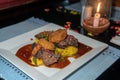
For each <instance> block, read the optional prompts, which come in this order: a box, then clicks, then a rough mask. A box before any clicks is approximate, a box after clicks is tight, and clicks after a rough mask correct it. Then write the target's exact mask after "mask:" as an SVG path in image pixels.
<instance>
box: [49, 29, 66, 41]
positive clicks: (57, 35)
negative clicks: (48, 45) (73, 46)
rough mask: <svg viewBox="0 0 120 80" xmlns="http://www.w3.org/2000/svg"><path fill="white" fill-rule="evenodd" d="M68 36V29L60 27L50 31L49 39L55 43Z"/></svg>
mask: <svg viewBox="0 0 120 80" xmlns="http://www.w3.org/2000/svg"><path fill="white" fill-rule="evenodd" d="M66 36H67V31H66V29H58V30H56V31H53V32H52V33H50V35H49V41H50V42H53V43H59V42H60V41H62V40H64V39H65V37H66Z"/></svg>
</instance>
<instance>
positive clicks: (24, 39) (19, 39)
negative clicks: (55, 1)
mask: <svg viewBox="0 0 120 80" xmlns="http://www.w3.org/2000/svg"><path fill="white" fill-rule="evenodd" d="M60 28H63V27H61V26H59V25H56V24H52V23H50V24H48V25H45V26H43V27H40V28H38V29H35V30H32V31H30V32H27V33H25V34H22V35H19V36H16V37H14V38H11V39H9V40H6V41H3V42H1V43H0V48H1V50H0V55H2V56H3V57H5V58H6V59H8V60H9V61H11V62H12V63H13V64H14V65H16V66H17V67H18V68H20V69H21V70H22V71H24V72H25V73H26V74H28V75H29V76H30V77H32V78H33V79H34V80H40V79H41V80H62V79H64V78H65V77H66V76H68V75H69V74H71V73H72V72H73V71H75V70H76V69H78V68H79V67H81V66H83V65H84V64H85V63H86V62H88V61H89V60H91V59H92V58H93V57H95V56H96V55H98V54H99V53H100V52H101V51H103V50H104V49H105V48H107V47H108V45H107V44H105V43H102V42H99V41H97V40H94V39H91V38H88V37H86V36H84V35H81V34H79V33H76V32H74V31H72V30H67V32H68V34H71V35H74V36H75V37H76V38H77V39H78V40H79V42H81V43H83V44H86V45H87V46H90V47H92V48H93V49H92V50H91V51H89V52H87V53H86V54H84V55H83V56H81V57H79V58H77V59H71V61H72V62H71V63H70V65H68V66H66V67H65V68H63V69H56V68H48V67H45V66H40V67H33V66H30V65H28V64H26V63H25V62H23V61H22V60H20V59H19V58H18V57H16V56H15V54H16V51H17V50H18V49H19V48H20V47H22V46H24V45H26V44H28V43H32V42H33V41H34V40H33V41H31V40H30V39H31V38H32V39H35V38H34V35H35V34H37V33H39V32H42V31H48V30H57V29H60Z"/></svg>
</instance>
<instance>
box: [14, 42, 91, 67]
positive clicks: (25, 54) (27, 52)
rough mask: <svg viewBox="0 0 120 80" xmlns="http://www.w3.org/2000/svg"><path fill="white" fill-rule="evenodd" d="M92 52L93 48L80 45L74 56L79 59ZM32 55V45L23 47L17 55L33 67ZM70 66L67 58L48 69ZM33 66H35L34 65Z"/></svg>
mask: <svg viewBox="0 0 120 80" xmlns="http://www.w3.org/2000/svg"><path fill="white" fill-rule="evenodd" d="M90 50H92V48H91V47H89V46H86V45H84V44H82V43H79V47H78V53H77V54H76V55H74V56H73V57H74V58H79V57H80V56H82V55H84V54H85V53H87V52H88V51H90ZM31 55H32V44H28V45H25V46H23V47H21V48H20V49H19V50H18V51H17V53H16V56H17V57H19V58H20V59H22V60H23V61H24V62H26V63H28V64H29V65H32V64H31V60H30V57H31ZM69 64H70V61H69V60H68V57H66V58H64V59H60V60H59V61H58V62H57V63H54V64H52V65H51V66H48V67H51V68H64V67H65V66H67V65H69ZM32 66H34V65H32Z"/></svg>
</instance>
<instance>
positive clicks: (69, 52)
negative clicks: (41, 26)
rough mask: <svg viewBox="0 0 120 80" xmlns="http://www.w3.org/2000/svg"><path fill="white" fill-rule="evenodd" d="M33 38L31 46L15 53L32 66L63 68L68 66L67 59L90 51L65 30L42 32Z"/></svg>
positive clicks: (89, 48)
mask: <svg viewBox="0 0 120 80" xmlns="http://www.w3.org/2000/svg"><path fill="white" fill-rule="evenodd" d="M35 38H36V40H35V41H34V43H33V44H28V45H26V46H23V47H22V48H20V49H19V50H18V51H17V53H16V56H18V57H19V58H21V59H22V60H23V61H25V62H27V63H28V64H30V65H33V66H40V65H45V66H47V67H57V68H64V67H65V66H67V65H68V64H70V61H69V59H68V58H69V57H74V58H75V57H78V56H81V55H82V54H84V53H86V52H88V51H89V50H91V49H92V48H91V47H88V46H86V45H84V44H82V43H79V42H78V39H77V38H75V37H74V36H73V35H69V34H67V30H66V29H58V30H55V31H43V32H40V33H38V34H36V35H35ZM81 46H83V47H84V49H83V48H82V47H81Z"/></svg>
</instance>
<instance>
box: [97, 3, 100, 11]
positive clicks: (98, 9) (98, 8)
mask: <svg viewBox="0 0 120 80" xmlns="http://www.w3.org/2000/svg"><path fill="white" fill-rule="evenodd" d="M100 5H101V2H99V3H98V6H97V12H99V11H100Z"/></svg>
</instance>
